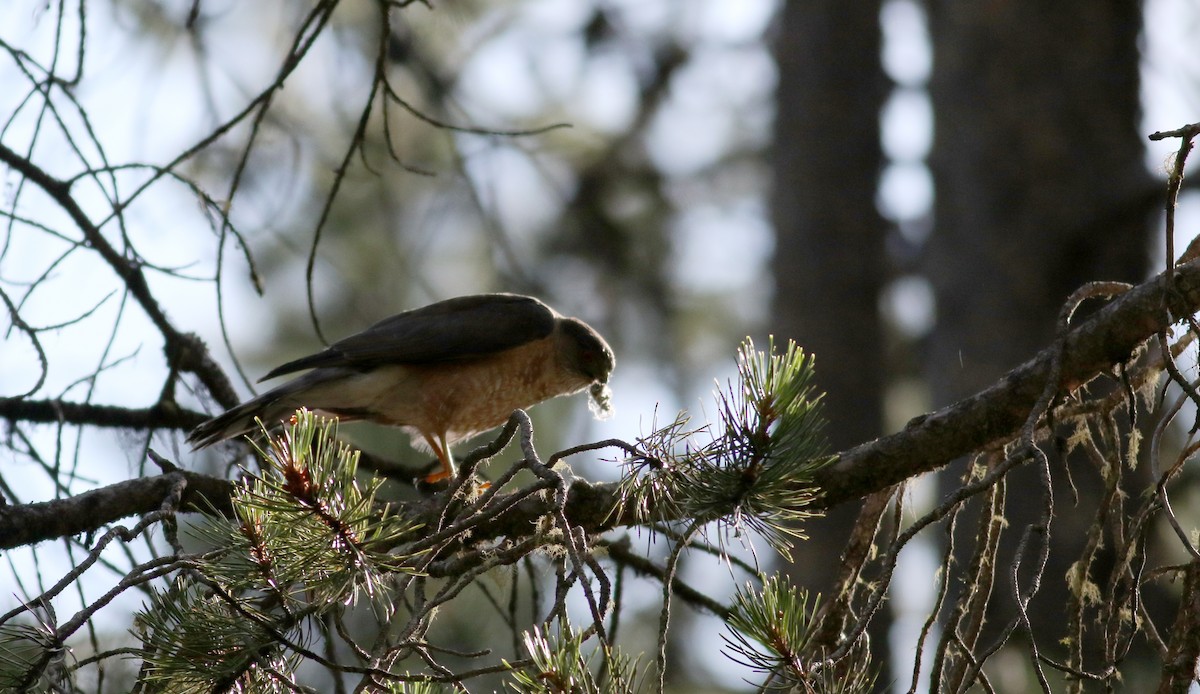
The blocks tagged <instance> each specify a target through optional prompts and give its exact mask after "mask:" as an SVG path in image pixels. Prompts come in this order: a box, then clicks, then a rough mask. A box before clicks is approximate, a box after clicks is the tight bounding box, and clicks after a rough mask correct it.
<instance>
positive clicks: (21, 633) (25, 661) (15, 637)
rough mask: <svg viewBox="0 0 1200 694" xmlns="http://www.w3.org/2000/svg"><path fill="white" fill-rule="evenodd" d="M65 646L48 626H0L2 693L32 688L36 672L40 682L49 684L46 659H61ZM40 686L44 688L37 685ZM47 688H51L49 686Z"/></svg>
mask: <svg viewBox="0 0 1200 694" xmlns="http://www.w3.org/2000/svg"><path fill="white" fill-rule="evenodd" d="M62 653H63V651H62V648H61V647H58V646H57V645H56V644H55V640H54V636H53V634H51V633H50V632H49V631H47V630H46V629H45V628H39V627H37V626H33V625H31V624H2V625H0V692H8V691H20V690H22V689H26V688H30V687H31V685H32V684H34V683H32V682H30V681H29V680H30V679H31V678H32V677H34V676H35V673H42V674H41V676H40V677H38V679H37V683H38V684H39V685H48V678H47V676H46V675H45V673H46V671H47V670H49V669H51V668H48V667H47V659H51V658H57V659H59V660H61V659H62ZM38 688H39V689H40V688H42V687H38ZM46 688H48V687H46Z"/></svg>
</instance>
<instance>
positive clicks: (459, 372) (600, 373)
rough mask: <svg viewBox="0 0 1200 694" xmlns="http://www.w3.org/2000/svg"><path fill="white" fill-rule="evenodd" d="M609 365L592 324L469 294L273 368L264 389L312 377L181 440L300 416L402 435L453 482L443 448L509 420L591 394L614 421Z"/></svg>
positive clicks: (513, 299) (512, 298) (524, 303)
mask: <svg viewBox="0 0 1200 694" xmlns="http://www.w3.org/2000/svg"><path fill="white" fill-rule="evenodd" d="M615 365H616V359H615V357H614V356H613V352H612V349H611V348H609V346H608V343H607V342H605V341H604V338H603V337H601V336H600V333H598V332H596V331H595V330H593V329H592V327H591V326H589V325H588V324H587V323H584V322H583V321H581V320H579V319H578V318H568V317H564V316H562V315H560V314H559V313H558V312H556V311H555V310H554V309H552V308H550V307H549V306H547V305H546V304H544V303H542V302H541V301H538V300H537V299H535V298H533V297H529V296H520V295H517V294H476V295H472V296H460V297H457V298H454V299H448V300H446V301H439V302H437V303H434V304H430V305H428V306H425V307H422V308H417V309H413V310H410V311H405V312H403V313H399V314H397V315H394V316H392V317H390V318H385V319H383V320H381V321H379V322H378V323H376V324H374V325H372V326H371V327H369V328H367V329H366V330H364V331H362V332H360V333H357V334H355V335H351V336H350V337H347V338H345V339H344V340H341V341H339V342H336V343H334V344H333V345H331V346H329V347H328V348H327V349H325V350H323V351H321V352H317V353H316V354H312V355H309V356H307V357H302V358H300V359H296V360H295V361H290V362H288V363H286V364H283V365H282V366H279V367H276V368H275V369H272V370H271V371H270V372H269V373H267V375H266V376H263V377H262V379H260V382H261V381H265V380H267V379H271V378H275V377H277V376H282V375H285V374H291V373H295V372H298V371H304V370H307V371H308V372H307V373H305V374H303V375H302V376H299V377H298V378H295V379H293V380H291V381H288V382H287V383H284V384H283V385H280V386H277V387H275V388H273V389H271V390H269V391H267V392H266V393H263V394H262V395H260V396H258V397H256V398H254V399H253V400H250V401H248V402H245V403H243V404H241V405H238V406H237V407H234V408H233V409H231V410H229V411H228V412H226V413H224V414H222V415H220V416H217V417H214V418H213V419H210V420H208V421H207V422H204V423H203V424H201V425H200V426H198V427H196V428H195V429H193V430H192V431H191V433H190V434H188V438H187V440H188V442H189V443H191V444H192V447H193V449H200V448H204V447H205V446H211V445H213V444H215V443H218V442H220V441H225V440H227V439H231V438H234V437H236V436H241V435H243V434H247V433H249V432H252V431H254V430H255V429H256V428H257V427H256V425H255V422H254V420H255V418H256V417H257V418H259V419H261V420H262V421H263V422H264V423H266V424H267V425H268V426H272V425H274V424H277V423H278V422H279V421H281V420H285V419H288V418H290V417H291V415H292V413H293V412H295V411H296V410H297V409H298V408H300V407H307V408H309V409H310V410H315V411H319V412H324V413H328V414H330V415H334V416H336V417H338V418H339V419H342V420H343V421H354V420H363V421H368V422H376V423H379V424H386V425H391V426H398V427H402V428H404V429H405V430H406V431H408V433H409V435H410V436H411V438H412V442H413V444H414V446H416V447H417V448H428V449H429V450H430V451H432V452H433V454H434V455H435V456H437V459H438V460H439V461H440V462H441V467H442V469H441V472H440V473H435V474H433V475H430V477H429V478H427V479H428V480H429V481H435V480H439V479H443V478H445V477H450V476H453V475H454V460H453V458H452V456H451V452H450V447H451V446H452V445H454V444H455V443H456V442H458V441H461V440H463V439H466V438H469V437H471V436H474V435H475V434H479V433H482V432H484V431H487V430H489V429H492V428H495V427H497V426H500V425H501V424H503V423H504V422H505V421H507V419H508V418H509V416H510V415H511V414H512V412H513V410H516V409H518V408H527V407H530V406H532V405H536V404H537V403H539V402H541V401H543V400H547V399H550V398H553V397H557V396H559V395H570V394H573V393H578V392H580V391H582V390H584V389H589V392H590V395H591V398H592V403H590V404H591V405H592V406H593V411H594V412H595V413H596V414H597V415H598V416H600V417H604V416H607V415H608V414H610V413H611V405H610V397H611V396H610V392H609V389H608V379H609V376H610V375H611V374H612V370H613V367H614V366H615Z"/></svg>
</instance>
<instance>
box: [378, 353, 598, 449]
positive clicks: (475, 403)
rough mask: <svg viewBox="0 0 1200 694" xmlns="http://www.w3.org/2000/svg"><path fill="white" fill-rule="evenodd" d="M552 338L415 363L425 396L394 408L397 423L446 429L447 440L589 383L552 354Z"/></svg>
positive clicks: (490, 425)
mask: <svg viewBox="0 0 1200 694" xmlns="http://www.w3.org/2000/svg"><path fill="white" fill-rule="evenodd" d="M551 340H552V338H547V339H545V340H538V341H536V342H532V343H529V344H527V345H522V346H521V347H517V348H515V349H511V350H507V351H505V352H503V353H501V354H498V355H496V356H493V357H487V358H484V359H478V360H471V361H462V362H455V363H447V364H437V365H428V366H423V367H419V368H414V369H412V376H413V377H415V378H416V379H419V381H420V386H419V387H418V388H415V389H413V390H414V391H415V392H417V393H420V395H419V396H418V397H419V398H420V399H421V400H422V402H419V403H413V402H408V403H405V405H407V406H406V407H401V408H400V409H402V410H404V412H403V413H401V412H395V414H397V415H401V416H400V417H397V418H395V421H394V423H396V424H406V425H409V426H413V427H416V428H417V429H419V430H421V431H425V432H447V436H446V438H447V440H448V441H449V442H454V441H457V440H460V439H463V438H467V437H469V436H471V435H473V434H476V433H479V432H483V431H487V430H488V429H491V428H493V427H496V426H499V425H501V424H503V423H504V422H505V421H506V420H507V419H508V417H509V416H510V415H511V414H512V412H513V410H515V409H518V408H527V407H530V406H532V405H535V404H537V403H539V402H541V401H543V400H547V399H549V398H552V397H555V396H558V395H567V394H570V393H576V392H579V391H580V390H583V389H584V388H586V387H587V386H588V385H589V382H588V380H587V379H586V378H584V377H583V376H581V375H578V374H572V373H571V372H569V371H568V370H566V369H564V368H562V366H561V365H560V364H559V363H558V361H557V360H556V359H554V358H553V354H554V353H553V351H552V350H553V344H552V342H551ZM411 392H412V391H410V393H411ZM396 395H397V396H399V397H404V395H403V394H399V393H397V394H396ZM393 402H395V401H393ZM396 404H399V403H396ZM414 405H415V407H413V406H414Z"/></svg>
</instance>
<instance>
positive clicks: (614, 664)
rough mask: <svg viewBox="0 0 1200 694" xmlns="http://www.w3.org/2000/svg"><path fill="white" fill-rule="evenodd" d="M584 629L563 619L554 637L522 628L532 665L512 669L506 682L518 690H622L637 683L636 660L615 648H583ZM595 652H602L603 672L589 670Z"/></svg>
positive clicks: (617, 693) (527, 693)
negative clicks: (573, 627) (510, 680)
mask: <svg viewBox="0 0 1200 694" xmlns="http://www.w3.org/2000/svg"><path fill="white" fill-rule="evenodd" d="M587 640H588V639H587V634H586V633H585V632H581V631H576V630H574V629H572V628H571V625H570V624H568V623H566V622H565V621H564V623H563V625H562V628H561V631H560V633H559V634H558V637H557V638H552V637H551V636H550V635H549V634H548V633H547V632H546V631H545V630H543V629H541V628H538V627H534V628H533V629H530V630H529V631H527V632H525V634H524V638H523V643H524V646H525V650H526V651H527V652H528V653H529V657H530V659H531V660H533V665H532V667H530V668H528V669H524V670H515V671H514V672H513V679H514V680H515V681H513V682H509V683H508V686H509V687H511V688H512V689H513V691H516V692H521V693H522V694H567V693H569V694H593V693H594V694H606V693H609V692H611V693H612V694H624V693H626V692H636V691H638V689H639V687H640V686H641V683H640V679H641V678H640V677H639V675H638V669H637V663H636V661H635V660H634V659H632V658H629V657H628V656H625V655H623V654H621V652H620V651H619V650H618V649H616V648H610V647H607V646H598V647H596V648H593V649H592V650H591V652H590V653H588V652H587V650H586V649H585V646H584V644H585V643H586V642H587ZM597 655H601V656H604V658H603V660H604V667H603V668H602V670H601V672H602V673H603V675H596V674H595V673H593V669H594V661H595V660H596V659H597Z"/></svg>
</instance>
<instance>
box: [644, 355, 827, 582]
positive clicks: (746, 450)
mask: <svg viewBox="0 0 1200 694" xmlns="http://www.w3.org/2000/svg"><path fill="white" fill-rule="evenodd" d="M813 373H814V370H813V358H812V357H811V356H810V355H806V354H805V353H804V351H803V350H801V349H800V348H799V347H798V346H797V345H796V344H795V343H794V342H791V341H789V342H788V345H787V348H786V349H785V350H784V352H783V353H782V354H776V353H775V342H774V338H772V339H770V340H769V341H768V343H767V351H766V352H765V353H764V352H759V351H756V350H755V349H754V342H753V341H752V340H750V339H749V338H747V339H746V341H745V342H743V343H742V345H741V347H740V348H739V350H738V381H737V383H730V384H728V385H727V387H726V388H725V389H723V390H719V391H718V392H717V408H718V414H719V417H720V421H719V423H717V424H716V425H711V426H710V427H708V428H706V429H707V430H709V431H711V429H712V428H713V427H719V428H720V432H721V433H720V435H719V436H714V437H712V438H711V440H710V441H709V442H707V443H705V444H703V445H699V446H697V445H695V444H694V436H695V434H697V433H698V432H699V431H704V430H689V428H688V418H687V417H686V416H685V415H683V414H681V415H680V416H679V417H677V418H676V419H675V421H674V422H672V423H671V424H669V425H667V426H666V427H663V428H661V429H658V430H656V431H655V432H654V433H653V434H651V435H650V436H648V437H646V438H645V439H643V441H642V442H641V443H642V445H643V448H644V449H645V450H646V451H648V453H649V455H648V456H647V462H648V464H647V465H646V467H647V468H649V469H648V471H647V474H645V475H641V476H636V475H631V476H630V478H629V479H628V480H627V482H626V484H627V487H626V489H625V490H624V493H623V495H622V496H623V497H624V498H626V499H627V501H626V503H627V504H632V505H635V506H636V507H637V508H639V509H643V508H644V509H652V508H657V509H660V510H661V511H662V515H664V516H673V517H678V516H686V517H689V518H693V519H699V520H713V521H718V522H719V523H720V524H722V525H725V526H728V527H730V528H732V529H733V530H734V532H735V533H741V532H742V531H743V530H744V529H747V528H748V529H750V530H752V531H753V532H755V533H758V534H759V535H761V536H763V537H764V538H765V539H766V540H767V542H768V543H769V544H770V545H771V546H772V547H773V548H774V549H776V550H777V551H778V552H780V553H781V554H782V555H783V556H784V557H786V558H788V559H789V560H790V555H789V549H788V548H789V545H790V543H791V541H792V540H793V539H795V538H802V537H803V536H804V535H803V530H802V528H801V525H800V524H801V522H802V521H804V520H805V519H807V518H809V517H811V516H812V515H814V513H813V512H812V511H810V510H808V508H807V506H808V505H809V504H810V503H811V502H812V501H813V499H814V498H815V495H816V491H817V490H816V489H815V487H814V485H813V483H812V478H813V475H814V474H815V473H816V472H817V471H818V470H820V469H821V468H822V467H824V466H826V465H828V464H829V463H830V462H832V460H833V458H832V457H830V456H828V455H826V453H825V451H826V444H825V440H824V437H823V435H822V426H823V420H822V418H821V407H820V400H821V397H820V395H818V394H814V388H813V385H812V378H813ZM679 449H682V452H679ZM651 515H653V514H651Z"/></svg>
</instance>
